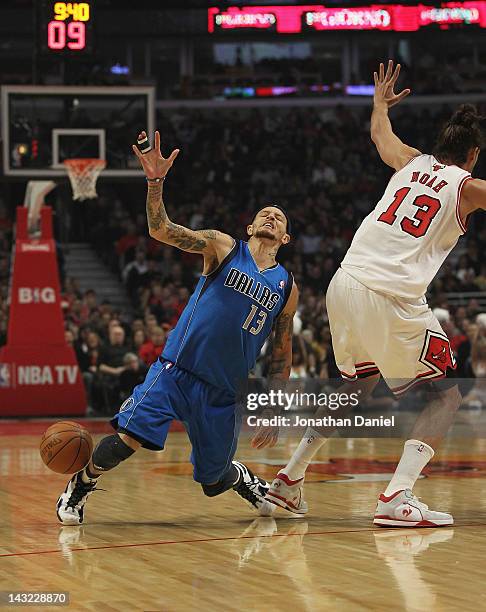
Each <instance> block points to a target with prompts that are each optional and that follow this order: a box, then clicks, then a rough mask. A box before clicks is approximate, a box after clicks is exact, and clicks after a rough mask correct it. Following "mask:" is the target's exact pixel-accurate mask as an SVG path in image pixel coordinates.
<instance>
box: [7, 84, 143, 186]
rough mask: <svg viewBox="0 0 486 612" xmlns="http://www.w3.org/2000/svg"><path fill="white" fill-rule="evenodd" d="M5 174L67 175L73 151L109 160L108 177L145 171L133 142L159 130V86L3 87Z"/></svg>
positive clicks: (74, 153)
mask: <svg viewBox="0 0 486 612" xmlns="http://www.w3.org/2000/svg"><path fill="white" fill-rule="evenodd" d="M1 105H2V109H1V133H2V140H3V172H4V175H5V176H9V177H18V178H22V177H23V178H25V177H28V178H29V179H41V178H43V179H49V178H57V177H65V176H66V170H65V168H64V166H63V164H62V161H63V159H65V158H68V157H78V158H83V157H87V158H92V157H100V158H101V159H105V160H106V169H105V170H104V171H103V177H108V178H109V177H111V178H128V177H139V176H142V175H143V173H142V171H141V170H140V168H139V165H138V160H137V159H136V158H135V156H134V155H133V152H132V149H131V145H132V144H133V142H135V139H136V136H137V134H138V133H139V132H140V131H141V130H146V131H147V132H148V133H149V134H153V132H154V130H155V90H154V88H153V87H79V86H69V87H68V86H60V87H57V86H56V87H44V86H35V85H26V86H16V85H5V86H2V87H1Z"/></svg>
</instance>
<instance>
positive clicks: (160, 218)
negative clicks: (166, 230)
mask: <svg viewBox="0 0 486 612" xmlns="http://www.w3.org/2000/svg"><path fill="white" fill-rule="evenodd" d="M146 208H147V222H148V226H149V229H150V230H160V229H161V228H162V226H163V225H164V224H165V223H166V222H167V212H166V210H165V206H164V202H163V201H162V185H161V184H156V185H150V186H149V188H148V190H147V203H146Z"/></svg>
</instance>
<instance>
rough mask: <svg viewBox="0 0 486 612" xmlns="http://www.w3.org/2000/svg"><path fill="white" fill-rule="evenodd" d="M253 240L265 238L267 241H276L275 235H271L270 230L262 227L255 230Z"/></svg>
mask: <svg viewBox="0 0 486 612" xmlns="http://www.w3.org/2000/svg"><path fill="white" fill-rule="evenodd" d="M255 238H267V240H274V241H277V238H276V236H275V234H273V233H272V232H271V231H270V230H267V229H265V228H263V227H261V228H260V229H257V231H256V234H255Z"/></svg>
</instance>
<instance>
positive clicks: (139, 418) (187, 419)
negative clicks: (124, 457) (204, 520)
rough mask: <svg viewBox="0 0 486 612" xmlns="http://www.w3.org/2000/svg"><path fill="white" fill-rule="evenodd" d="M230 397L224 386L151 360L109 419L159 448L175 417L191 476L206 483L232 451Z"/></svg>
mask: <svg viewBox="0 0 486 612" xmlns="http://www.w3.org/2000/svg"><path fill="white" fill-rule="evenodd" d="M235 402H236V400H235V396H234V395H233V394H232V393H231V392H230V391H224V390H221V389H217V388H216V387H214V386H213V385H210V384H209V383H206V382H205V381H203V380H201V379H200V378H197V377H196V376H194V375H193V374H191V373H190V372H188V371H187V370H183V369H181V368H179V367H177V366H175V365H174V364H172V363H171V362H170V361H160V360H157V361H156V362H155V363H154V364H153V365H152V366H151V368H150V370H149V371H148V373H147V376H146V377H145V380H144V382H143V383H142V384H141V385H138V386H137V387H135V389H134V390H133V393H132V395H131V396H130V397H129V398H128V399H127V400H126V401H125V402H123V404H122V406H121V407H120V411H119V412H118V414H117V415H116V416H115V417H114V418H113V419H112V421H111V424H112V425H113V427H114V428H115V429H119V428H121V429H122V430H125V431H126V432H127V433H129V434H133V436H134V438H136V439H137V440H139V442H141V443H142V446H144V447H145V448H149V449H151V450H162V449H163V448H164V445H165V440H166V438H167V434H168V432H169V427H170V424H171V422H172V421H173V420H174V419H175V420H178V421H181V422H182V423H183V424H184V426H185V428H186V431H187V433H188V435H189V439H190V441H191V444H192V453H191V463H192V464H193V466H194V480H196V481H197V482H200V483H202V484H212V483H215V482H217V481H218V480H220V478H221V477H222V476H223V475H224V474H225V473H226V472H227V471H228V469H229V468H230V466H231V460H232V459H233V457H234V454H235V452H236V445H237V442H238V433H239V426H240V419H239V417H238V414H237V409H236V403H235Z"/></svg>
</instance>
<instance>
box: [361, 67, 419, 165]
mask: <svg viewBox="0 0 486 612" xmlns="http://www.w3.org/2000/svg"><path fill="white" fill-rule="evenodd" d="M399 74H400V64H397V66H396V68H395V70H393V61H392V60H390V61H389V62H388V68H387V71H386V74H385V67H384V65H383V64H380V69H379V73H376V72H375V73H374V74H373V76H374V79H375V94H374V97H373V113H372V115H371V140H372V141H373V142H374V143H375V146H376V148H377V150H378V153H379V155H380V157H381V159H382V160H383V161H384V162H385V164H387V165H388V166H391V167H392V168H394V169H395V170H397V171H398V170H401V169H402V168H403V167H404V166H405V165H406V164H407V163H408V162H409V161H410V160H411V159H412V157H417V155H420V151H418V150H417V149H414V148H413V147H409V146H408V145H406V144H405V143H403V142H402V141H401V140H400V138H398V136H397V135H396V134H395V133H394V132H393V129H392V125H391V122H390V119H389V117H388V109H389V108H391V107H392V106H395V104H398V103H399V102H401V101H402V100H403V99H404V98H405V97H406V96H408V94H409V93H410V89H404V90H403V91H402V92H400V93H399V94H395V92H394V91H393V90H394V87H395V83H396V81H397V79H398V75H399Z"/></svg>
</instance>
